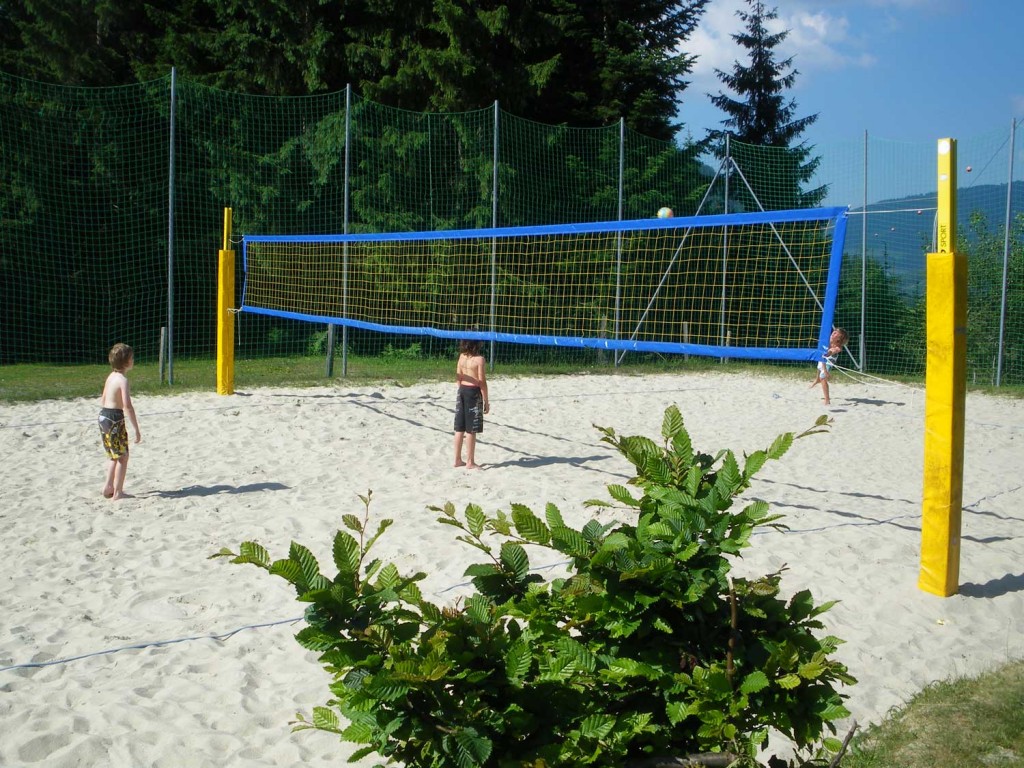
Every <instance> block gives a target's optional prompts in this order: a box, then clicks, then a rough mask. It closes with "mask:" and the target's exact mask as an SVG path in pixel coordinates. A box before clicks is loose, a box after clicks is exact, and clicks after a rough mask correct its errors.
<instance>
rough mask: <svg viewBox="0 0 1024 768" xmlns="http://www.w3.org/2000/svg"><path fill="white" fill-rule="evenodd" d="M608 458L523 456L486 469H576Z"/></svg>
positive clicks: (500, 462)
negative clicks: (570, 467) (560, 466)
mask: <svg viewBox="0 0 1024 768" xmlns="http://www.w3.org/2000/svg"><path fill="white" fill-rule="evenodd" d="M610 458H611V456H523V457H522V458H519V459H509V460H508V461H499V462H497V463H496V464H487V465H486V466H487V468H488V469H498V468H499V467H519V468H520V469H536V468H537V467H547V466H551V465H553V464H571V465H573V466H577V467H578V466H583V465H584V464H587V463H588V462H592V461H606V460H607V459H610Z"/></svg>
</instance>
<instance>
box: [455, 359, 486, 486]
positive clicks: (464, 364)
mask: <svg viewBox="0 0 1024 768" xmlns="http://www.w3.org/2000/svg"><path fill="white" fill-rule="evenodd" d="M482 346H483V343H482V342H480V341H470V340H463V341H460V342H459V361H458V363H456V365H455V381H456V382H457V383H458V385H459V392H458V395H457V396H456V400H455V466H456V467H465V468H466V469H479V468H480V465H479V464H477V463H476V436H477V435H478V434H479V433H480V432H483V430H484V414H485V413H489V412H490V410H491V404H490V402H489V401H488V399H487V374H486V371H485V368H486V367H487V364H486V362H485V361H484V356H483V355H482V354H480V348H481V347H482ZM463 440H465V444H466V460H465V461H463V460H462V444H463Z"/></svg>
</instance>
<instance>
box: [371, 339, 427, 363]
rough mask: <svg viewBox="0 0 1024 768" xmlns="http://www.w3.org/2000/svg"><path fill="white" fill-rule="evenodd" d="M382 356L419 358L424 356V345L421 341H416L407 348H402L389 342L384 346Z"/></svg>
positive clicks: (394, 358) (395, 358)
mask: <svg viewBox="0 0 1024 768" xmlns="http://www.w3.org/2000/svg"><path fill="white" fill-rule="evenodd" d="M381 357H383V358H384V359H385V360H419V359H420V358H421V357H423V345H422V344H420V343H419V342H414V343H412V344H410V345H409V346H408V347H406V348H405V349H401V348H399V347H395V346H392V345H391V344H388V345H386V346H385V347H384V351H383V352H381Z"/></svg>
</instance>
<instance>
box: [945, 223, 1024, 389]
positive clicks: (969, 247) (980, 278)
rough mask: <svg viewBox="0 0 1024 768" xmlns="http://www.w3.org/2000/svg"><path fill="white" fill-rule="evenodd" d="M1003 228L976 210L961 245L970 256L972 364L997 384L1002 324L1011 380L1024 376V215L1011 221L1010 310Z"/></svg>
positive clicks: (977, 374)
mask: <svg viewBox="0 0 1024 768" xmlns="http://www.w3.org/2000/svg"><path fill="white" fill-rule="evenodd" d="M1003 234H1004V233H1003V232H1002V227H995V228H992V227H990V226H989V223H988V221H987V220H986V218H985V216H984V214H982V213H979V212H975V213H973V214H972V215H971V218H970V224H969V225H968V226H967V227H966V228H965V229H964V230H962V231H961V232H960V234H959V236H958V241H957V242H958V245H957V248H958V250H960V251H961V252H962V253H964V254H966V255H967V368H968V370H970V371H973V373H974V381H973V382H972V383H975V382H977V383H978V384H994V383H995V374H996V358H997V355H998V350H999V342H1000V338H999V328H1000V322H1002V323H1003V344H1004V350H1003V352H1004V359H1003V369H1002V377H1003V381H1006V382H1021V381H1024V348H1022V347H1021V344H1020V341H1019V340H1020V339H1021V338H1022V336H1024V215H1018V216H1017V218H1016V219H1015V220H1013V221H1011V222H1010V239H1009V245H1010V248H1009V253H1008V254H1007V258H1006V311H1005V315H1004V313H1003V312H1002V293H1003V266H1004V264H1003V262H1004V259H1003V254H1004V239H1003Z"/></svg>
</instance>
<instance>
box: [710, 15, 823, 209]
mask: <svg viewBox="0 0 1024 768" xmlns="http://www.w3.org/2000/svg"><path fill="white" fill-rule="evenodd" d="M747 3H748V5H749V6H750V12H749V13H748V12H744V11H737V12H736V15H737V16H739V17H740V19H742V21H743V22H744V24H745V29H744V31H742V32H739V33H737V34H734V35H733V36H732V38H733V40H735V41H736V42H737V43H738V44H739V45H740V46H741V47H742V48H744V49H746V51H747V52H748V62H749V63H748V64H746V65H744V64H742V63H740V62H739V61H736V62H734V64H733V68H732V72H724V71H722V70H720V69H716V70H715V74H716V75H717V76H718V78H719V79H720V80H721V81H722V82H723V83H724V84H725V85H726V86H728V88H729V89H730V90H731V91H733V93H735V94H736V98H732V97H730V96H728V95H726V94H724V93H722V92H721V91H719V93H718V94H717V95H715V96H711V95H710V94H709V96H710V98H711V103H712V104H714V105H715V106H716V107H718V108H719V109H721V110H722V111H723V112H725V113H726V114H727V115H728V117H727V118H726V119H725V120H723V121H722V124H723V125H724V126H725V127H726V129H727V130H728V132H729V135H730V144H731V146H730V154H731V155H732V157H733V158H734V159H735V160H736V162H737V164H738V165H739V166H740V168H741V169H742V170H743V173H744V176H745V177H746V179H747V182H748V183H750V185H751V186H752V187H753V188H754V189H753V191H754V195H755V197H756V200H750V199H749V198H748V199H747V200H744V201H743V202H742V205H743V207H746V208H750V207H754V208H756V207H757V206H758V203H760V205H761V206H763V207H764V208H766V209H780V208H807V207H813V206H815V205H818V204H820V202H821V200H822V199H823V198H824V197H825V194H826V192H827V188H826V187H817V188H815V189H810V190H806V191H805V190H804V189H803V185H805V184H806V183H807V182H809V181H810V180H811V178H812V177H813V176H814V172H815V170H816V169H817V167H818V164H819V162H820V160H821V158H820V157H811V151H812V148H810V147H808V146H807V145H806V144H804V143H802V142H799V137H800V135H801V134H802V133H803V132H804V131H805V130H806V129H807V128H808V127H809V126H810V125H812V124H813V123H814V121H815V120H817V119H818V116H817V115H816V114H815V115H808V116H807V117H801V118H796V117H794V115H795V114H796V110H797V104H796V101H795V100H793V99H788V100H787V98H786V95H785V92H786V91H787V90H789V89H791V88H792V87H793V84H794V83H795V82H796V77H797V75H798V74H799V72H798V71H797V70H796V69H794V68H793V57H789V58H788V59H784V60H782V61H777V60H776V55H775V52H776V49H777V48H778V46H779V45H780V44H781V43H782V42H783V41H784V40H785V39H786V37H787V36H788V35H789V32H788V31H782V32H775V33H772V32H769V31H768V28H767V26H766V22H769V21H772V20H774V19H776V18H778V12H777V9H776V8H772V9H771V10H768V9H766V7H765V4H764V2H763V0H747ZM737 142H738V143H739V146H737ZM743 145H753V146H754V147H758V148H761V147H774V148H776V149H777V151H776V152H771V151H765V150H763V149H757V150H754V151H752V150H753V147H744V146H743ZM743 192H746V190H743ZM738 194H739V196H740V197H742V196H743V193H738ZM730 208H731V209H732V210H735V209H736V206H734V205H733V204H732V201H730Z"/></svg>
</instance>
